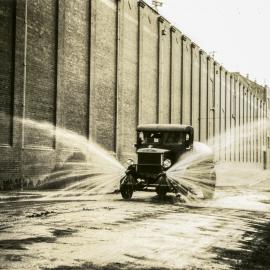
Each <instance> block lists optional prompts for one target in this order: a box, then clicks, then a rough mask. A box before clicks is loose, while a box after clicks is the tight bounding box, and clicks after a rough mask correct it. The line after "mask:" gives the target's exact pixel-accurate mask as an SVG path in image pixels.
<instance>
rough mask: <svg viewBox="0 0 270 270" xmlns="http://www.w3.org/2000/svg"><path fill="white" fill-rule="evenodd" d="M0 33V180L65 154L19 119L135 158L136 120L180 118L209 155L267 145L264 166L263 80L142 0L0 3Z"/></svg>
mask: <svg viewBox="0 0 270 270" xmlns="http://www.w3.org/2000/svg"><path fill="white" fill-rule="evenodd" d="M0 36H1V40H0V59H1V65H0V78H1V80H0V150H1V155H0V181H2V182H3V181H5V180H10V179H11V180H12V181H20V180H21V179H34V180H35V179H38V178H40V177H41V175H46V174H49V173H50V172H51V171H53V170H55V168H56V167H57V166H58V164H62V163H63V162H64V161H65V160H66V159H67V158H68V157H69V155H70V151H69V150H68V149H66V147H64V146H63V145H62V143H61V141H60V140H59V137H57V135H56V134H55V135H54V136H45V134H44V132H43V131H37V129H36V128H33V125H31V122H29V121H28V120H27V119H30V120H33V121H36V122H37V123H40V122H42V123H44V122H46V123H48V124H50V125H51V126H53V127H54V126H56V127H58V128H64V129H68V130H71V131H73V132H76V133H77V134H80V135H81V136H83V137H85V138H89V139H90V138H92V139H93V140H94V141H96V142H97V143H99V144H101V145H102V146H103V147H105V148H106V149H107V150H108V151H110V152H111V153H115V155H116V156H117V158H118V159H119V160H121V161H123V160H125V159H126V158H127V157H129V156H132V155H134V148H133V144H134V142H135V140H136V134H135V129H136V126H137V125H138V124H142V123H182V124H190V125H192V126H194V129H195V140H198V141H202V142H210V141H211V142H212V143H213V145H214V146H215V147H216V149H215V152H216V158H217V159H219V160H222V161H229V162H247V163H248V162H251V163H257V164H261V165H262V164H263V163H264V162H265V161H264V160H265V154H264V153H263V151H267V153H266V156H267V157H268V158H267V163H268V164H267V166H268V167H269V163H270V162H269V160H270V156H269V147H270V142H269V140H270V139H269V135H270V134H269V133H268V135H267V132H266V129H267V125H269V124H268V123H269V91H268V92H267V88H266V87H262V86H260V85H258V84H256V83H255V82H252V81H249V80H248V79H247V78H244V77H243V76H241V75H240V74H238V73H231V72H229V71H227V70H226V69H225V68H224V67H222V66H221V65H220V64H219V63H218V62H216V61H215V60H214V59H213V58H212V57H210V56H209V55H207V54H206V53H205V52H204V51H203V50H202V49H200V48H199V46H198V45H197V44H195V43H194V42H192V41H191V40H190V39H189V38H188V37H187V36H185V35H184V34H183V33H181V31H179V30H178V29H177V28H175V27H174V26H172V25H171V24H170V22H168V21H167V20H166V19H165V18H163V17H161V16H160V15H159V14H158V13H157V12H156V11H155V10H153V9H152V8H151V7H149V6H148V5H147V4H146V3H144V2H143V1H136V0H73V1H69V0H46V1H38V0H17V1H16V0H9V1H7V0H0ZM267 93H268V94H267ZM267 95H268V96H267ZM267 98H268V103H267ZM267 106H268V109H267ZM267 117H268V120H267ZM267 121H268V122H267ZM268 132H269V131H268ZM50 134H53V128H52V130H51V133H50ZM267 136H268V137H267ZM265 166H266V165H265Z"/></svg>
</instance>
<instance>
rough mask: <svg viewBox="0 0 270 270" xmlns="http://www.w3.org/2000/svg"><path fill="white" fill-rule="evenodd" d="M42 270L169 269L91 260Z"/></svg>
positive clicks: (168, 269) (166, 269) (167, 269)
mask: <svg viewBox="0 0 270 270" xmlns="http://www.w3.org/2000/svg"><path fill="white" fill-rule="evenodd" d="M41 269H42V270H135V269H138V270H170V269H171V268H165V267H143V266H141V265H135V264H130V263H129V264H122V263H109V264H107V265H105V266H100V265H96V264H93V263H91V262H86V263H83V264H81V265H79V266H74V265H72V266H69V265H60V266H57V267H53V268H47V267H44V268H41Z"/></svg>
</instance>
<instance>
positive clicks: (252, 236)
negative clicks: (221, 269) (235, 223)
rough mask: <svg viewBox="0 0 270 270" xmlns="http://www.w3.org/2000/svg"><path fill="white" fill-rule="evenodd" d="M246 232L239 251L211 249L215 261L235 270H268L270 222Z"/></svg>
mask: <svg viewBox="0 0 270 270" xmlns="http://www.w3.org/2000/svg"><path fill="white" fill-rule="evenodd" d="M250 225H251V229H250V230H248V231H246V232H245V233H244V235H243V237H242V240H241V242H240V248H239V249H229V248H217V247H215V248H213V252H214V253H215V254H217V258H216V261H217V262H218V263H221V262H222V263H223V264H226V265H229V266H230V269H235V270H256V269H260V270H263V269H265V270H266V269H270V222H268V223H264V224H255V223H254V222H252V221H251V222H250Z"/></svg>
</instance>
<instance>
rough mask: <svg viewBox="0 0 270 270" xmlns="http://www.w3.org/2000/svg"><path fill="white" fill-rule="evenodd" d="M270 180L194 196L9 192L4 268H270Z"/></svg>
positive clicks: (4, 202)
mask: <svg viewBox="0 0 270 270" xmlns="http://www.w3.org/2000/svg"><path fill="white" fill-rule="evenodd" d="M269 183H270V181H269V179H267V178H265V179H261V181H255V182H253V184H252V185H242V184H239V185H233V186H232V185H220V186H219V187H218V188H217V190H216V194H215V198H214V199H213V200H211V201H210V200H209V201H205V200H204V201H203V200H201V201H191V202H188V203H180V202H178V201H177V199H176V198H175V197H174V196H167V198H166V199H165V200H162V201H161V200H159V199H158V198H157V197H156V195H155V193H149V192H138V193H135V195H134V197H133V199H132V200H131V201H123V200H122V199H121V197H120V195H119V194H105V195H92V196H88V198H85V197H83V198H81V197H80V196H77V197H73V198H70V197H64V196H60V195H59V196H56V197H52V196H51V195H52V194H57V193H53V192H31V193H26V192H21V193H19V194H15V195H16V196H15V195H14V194H2V195H1V196H0V197H1V203H0V220H1V221H0V222H1V223H0V269H20V270H21V269H43V270H45V269H46V270H63V269H70V270H71V269H74V270H82V269H95V270H97V269H98V270H100V269H103V270H106V269H115V270H117V269H118V270H119V269H152V270H154V269H163V270H167V269H250V270H251V269H270V248H269V244H270V189H269V188H268V187H269ZM48 195H49V196H48Z"/></svg>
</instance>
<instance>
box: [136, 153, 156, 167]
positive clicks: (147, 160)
mask: <svg viewBox="0 0 270 270" xmlns="http://www.w3.org/2000/svg"><path fill="white" fill-rule="evenodd" d="M138 164H157V165H161V154H156V153H139V155H138Z"/></svg>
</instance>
